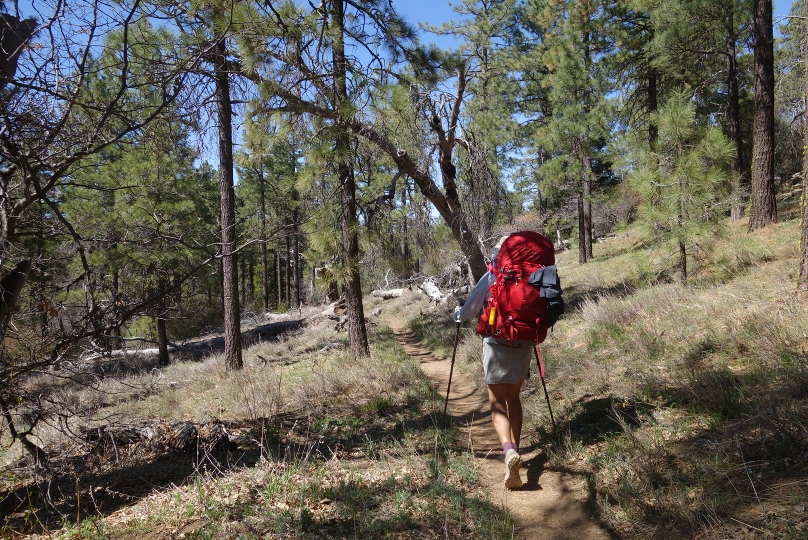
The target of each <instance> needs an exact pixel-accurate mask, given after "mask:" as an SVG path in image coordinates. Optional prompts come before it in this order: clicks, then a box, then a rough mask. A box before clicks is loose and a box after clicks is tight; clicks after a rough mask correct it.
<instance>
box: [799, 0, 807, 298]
mask: <svg viewBox="0 0 808 540" xmlns="http://www.w3.org/2000/svg"><path fill="white" fill-rule="evenodd" d="M803 6H804V7H805V11H804V13H805V14H806V15H808V0H804V2H803ZM805 37H806V39H808V18H806V19H805ZM805 110H806V111H808V50H806V52H805ZM804 137H805V148H806V151H804V152H803V156H802V241H801V247H802V262H801V264H800V277H799V281H798V282H797V288H798V289H799V290H801V291H808V124H806V126H805V133H804Z"/></svg>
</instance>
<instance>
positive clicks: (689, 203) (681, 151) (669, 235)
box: [630, 92, 734, 284]
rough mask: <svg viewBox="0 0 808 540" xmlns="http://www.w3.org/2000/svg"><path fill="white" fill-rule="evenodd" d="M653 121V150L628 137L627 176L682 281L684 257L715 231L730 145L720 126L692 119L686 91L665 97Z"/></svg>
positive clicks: (646, 220)
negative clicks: (630, 141)
mask: <svg viewBox="0 0 808 540" xmlns="http://www.w3.org/2000/svg"><path fill="white" fill-rule="evenodd" d="M657 124H658V125H659V138H658V140H657V143H656V144H655V147H654V149H653V150H649V149H648V148H647V147H646V146H645V145H644V144H642V143H641V142H639V141H635V143H634V148H635V150H634V155H633V161H632V165H631V170H633V171H634V172H633V173H632V174H631V176H630V182H631V185H632V186H633V187H635V189H637V191H638V192H639V193H640V194H641V195H642V198H643V205H642V206H641V209H640V219H641V220H642V222H643V223H644V224H645V226H646V227H647V228H648V230H649V231H650V232H651V233H652V234H653V236H654V238H655V240H656V241H657V243H658V245H660V246H667V244H668V242H672V243H673V244H674V246H675V250H676V253H677V254H678V263H677V266H678V269H679V281H680V282H681V283H682V284H685V283H686V282H687V276H688V260H689V259H690V258H691V257H692V256H694V255H695V253H699V252H701V253H703V252H705V250H707V249H708V247H709V246H708V242H707V241H708V240H709V239H710V238H711V237H713V236H714V235H716V234H718V232H719V231H720V224H721V220H720V219H719V218H720V216H721V215H722V213H723V212H724V211H725V208H726V197H727V196H728V195H729V193H728V190H729V181H730V165H731V162H732V159H733V158H734V150H733V145H732V143H731V142H730V141H729V140H728V139H727V138H726V137H725V136H724V135H723V133H721V130H720V128H717V127H715V126H709V127H705V126H703V125H701V124H700V123H699V122H697V120H696V106H695V105H694V104H693V101H692V97H691V96H690V95H688V94H687V93H684V92H679V93H676V94H674V95H673V96H671V97H670V99H669V100H668V102H667V103H666V104H665V105H664V106H663V107H662V108H661V109H660V111H659V114H658V116H657Z"/></svg>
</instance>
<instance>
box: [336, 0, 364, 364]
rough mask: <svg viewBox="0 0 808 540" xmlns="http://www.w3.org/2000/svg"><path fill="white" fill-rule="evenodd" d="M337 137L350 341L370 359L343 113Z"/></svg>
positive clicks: (339, 7) (339, 28)
mask: <svg viewBox="0 0 808 540" xmlns="http://www.w3.org/2000/svg"><path fill="white" fill-rule="evenodd" d="M344 16H345V13H344V5H343V0H336V1H335V2H334V13H333V26H334V49H333V57H334V106H335V107H334V108H335V110H337V111H343V110H344V107H343V105H344V104H345V103H346V102H347V101H348V84H347V68H346V61H345V42H344V31H345V29H344V26H343V23H344ZM336 128H337V137H336V144H335V147H334V150H335V153H336V155H337V160H338V164H337V168H338V171H339V182H340V200H341V202H342V205H341V215H340V222H341V225H342V256H343V263H344V264H345V267H346V270H347V277H346V280H345V300H346V302H347V307H348V313H347V315H348V340H349V344H350V348H351V352H352V353H353V355H354V357H355V358H365V357H368V356H370V347H369V345H368V338H367V329H366V328H365V313H364V307H363V305H362V285H361V281H360V277H359V236H358V233H357V227H358V223H357V219H356V182H355V179H354V174H353V167H352V166H351V164H350V158H349V156H350V152H351V148H350V142H351V141H350V138H349V133H350V132H349V126H348V125H347V123H346V122H345V120H344V119H343V118H342V112H340V113H339V116H338V118H337V122H336Z"/></svg>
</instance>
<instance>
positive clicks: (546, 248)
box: [452, 231, 563, 489]
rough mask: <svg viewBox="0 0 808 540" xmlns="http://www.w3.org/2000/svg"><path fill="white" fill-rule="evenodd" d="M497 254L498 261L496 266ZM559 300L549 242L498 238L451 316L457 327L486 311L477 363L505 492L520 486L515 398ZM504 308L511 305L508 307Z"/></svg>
mask: <svg viewBox="0 0 808 540" xmlns="http://www.w3.org/2000/svg"><path fill="white" fill-rule="evenodd" d="M506 241H507V245H505V246H504V247H503V244H506ZM500 250H502V257H501V259H502V260H501V261H499V262H498V258H500V257H499V255H500ZM560 295H561V286H560V282H559V281H558V275H557V272H556V268H555V252H554V249H553V245H552V242H550V241H549V240H548V239H547V238H546V237H544V236H543V235H541V234H539V233H536V232H532V231H524V232H520V233H514V234H512V235H509V236H503V237H502V238H500V240H499V242H498V243H497V245H496V246H495V247H494V249H493V251H492V253H491V264H490V266H489V271H488V272H487V273H486V274H485V275H483V276H482V278H480V281H479V282H478V283H477V286H476V287H475V288H474V290H473V291H472V292H471V294H470V295H469V296H468V298H467V299H466V302H465V303H464V304H463V305H462V306H460V307H458V308H457V309H456V310H455V311H454V313H453V314H452V318H453V319H454V321H455V322H456V323H458V324H459V323H462V322H464V321H467V320H469V319H471V318H472V317H475V316H476V315H477V314H478V313H479V312H480V310H481V309H482V308H483V305H486V306H487V307H486V309H485V311H484V312H483V315H482V316H481V317H480V324H479V325H478V326H477V332H478V333H480V334H481V335H483V345H482V363H483V371H484V373H485V382H486V385H487V386H488V400H489V403H490V405H491V422H492V423H493V426H494V430H495V431H496V433H497V436H498V437H499V441H500V443H501V444H502V452H503V454H504V456H505V487H506V488H508V489H516V488H519V487H521V486H522V479H521V476H520V474H519V469H520V468H521V466H522V457H521V456H520V454H519V440H520V438H521V435H522V403H521V401H520V398H519V393H520V391H521V389H522V384H523V383H524V381H525V379H527V378H528V376H529V369H530V359H531V356H532V355H533V352H534V350H535V349H534V347H536V345H537V344H538V343H541V342H542V341H543V340H544V338H545V336H546V335H547V329H548V328H549V327H550V326H552V325H553V324H554V323H555V321H556V320H557V319H558V316H559V315H560V313H563V301H562V300H561V296H560ZM551 296H552V297H553V299H552V300H551V299H550V298H549V297H551ZM546 297H547V298H546ZM509 302H513V304H512V305H508V304H509ZM528 304H529V305H530V306H529V307H528V308H525V307H524V306H525V305H528ZM497 308H499V309H497Z"/></svg>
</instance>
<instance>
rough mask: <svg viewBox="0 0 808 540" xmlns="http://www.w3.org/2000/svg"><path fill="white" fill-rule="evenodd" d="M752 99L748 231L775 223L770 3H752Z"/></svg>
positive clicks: (772, 47)
mask: <svg viewBox="0 0 808 540" xmlns="http://www.w3.org/2000/svg"><path fill="white" fill-rule="evenodd" d="M754 27H755V58H754V63H755V71H754V76H755V97H754V113H753V125H752V192H751V197H752V205H751V208H750V211H749V231H750V232H752V231H756V230H758V229H760V228H762V227H765V226H766V225H769V224H770V223H776V222H777V200H776V199H775V189H774V36H773V24H772V0H755V4H754Z"/></svg>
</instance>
